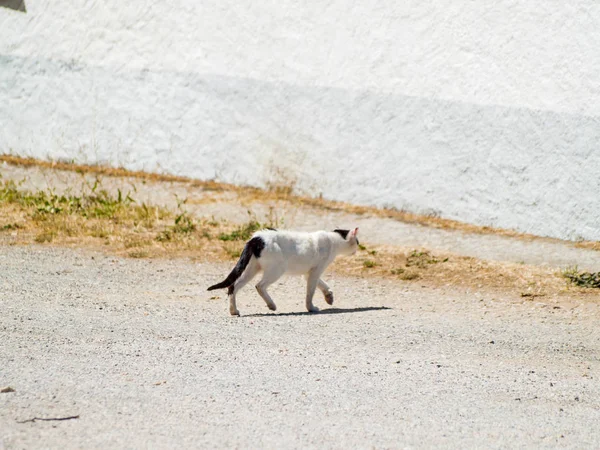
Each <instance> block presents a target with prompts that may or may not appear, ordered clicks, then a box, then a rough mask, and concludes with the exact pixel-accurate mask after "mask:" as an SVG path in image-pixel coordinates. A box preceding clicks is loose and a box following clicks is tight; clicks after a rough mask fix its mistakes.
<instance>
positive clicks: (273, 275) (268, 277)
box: [256, 265, 285, 311]
mask: <svg viewBox="0 0 600 450" xmlns="http://www.w3.org/2000/svg"><path fill="white" fill-rule="evenodd" d="M284 273H285V266H282V265H278V266H272V267H268V268H266V269H264V275H263V277H262V280H260V281H259V282H258V284H257V285H256V290H257V291H258V294H259V295H260V296H261V297H262V298H263V300H264V301H265V303H266V304H267V306H268V307H269V309H270V310H271V311H275V310H276V309H277V306H275V302H274V301H273V299H272V298H271V296H270V295H269V293H268V292H267V287H269V286H270V285H272V284H273V283H275V282H276V281H277V280H279V278H281V276H282V275H283V274H284Z"/></svg>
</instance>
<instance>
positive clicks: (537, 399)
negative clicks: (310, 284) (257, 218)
mask: <svg viewBox="0 0 600 450" xmlns="http://www.w3.org/2000/svg"><path fill="white" fill-rule="evenodd" d="M0 264H1V266H2V278H1V279H0V308H1V309H2V315H0V334H1V339H2V346H0V360H1V361H3V364H2V367H1V368H0V380H1V384H2V385H3V386H2V387H11V388H13V389H14V392H9V393H2V394H0V447H4V448H11V449H12V448H41V447H44V448H58V447H61V448H82V447H84V448H107V447H113V448H114V447H124V446H125V447H130V448H147V447H151V448H174V447H188V448H189V447H204V448H207V447H219V448H223V447H228V448H307V447H313V448H314V447H319V448H349V447H358V448H428V447H429V448H430V447H441V446H443V447H451V448H466V447H486V448H508V447H510V448H531V447H548V448H550V447H553V448H555V447H561V448H593V447H595V446H597V445H598V442H600V431H599V428H598V427H597V424H598V423H599V421H600V400H599V399H600V383H598V377H599V376H600V372H599V371H600V363H599V356H600V333H599V331H598V327H597V323H598V320H599V319H600V308H599V306H598V304H596V303H593V302H585V303H575V304H573V303H568V302H566V303H564V304H561V305H554V306H550V305H548V304H546V303H540V302H532V301H528V300H525V299H523V300H520V301H508V300H506V299H503V298H496V297H491V296H489V295H484V294H477V293H465V292H455V291H452V290H440V289H436V290H433V289H430V288H421V287H419V286H418V285H414V284H411V285H406V284H404V283H399V282H392V281H387V280H379V281H377V280H365V279H359V278H341V277H337V276H334V278H333V280H331V281H332V285H333V289H334V291H335V293H336V302H335V304H334V306H333V307H328V306H327V305H326V304H325V303H324V301H323V300H322V299H318V301H317V302H316V304H318V305H319V306H320V307H322V308H323V311H322V312H321V313H319V314H307V313H305V312H304V311H303V308H302V299H303V286H302V283H301V281H300V279H296V278H288V279H283V280H281V282H280V283H278V285H276V286H275V287H274V289H273V297H274V299H275V301H276V302H277V304H278V308H279V309H278V311H277V312H276V313H271V312H269V311H268V310H267V309H266V306H265V305H264V304H263V302H262V300H261V299H260V298H259V297H258V295H257V294H256V293H255V291H254V290H253V289H247V290H245V291H243V292H242V294H241V295H240V302H239V307H240V310H241V312H242V317H240V318H232V317H229V316H228V314H227V312H226V303H225V301H224V295H223V294H222V293H220V295H219V297H220V298H212V295H211V294H212V293H208V292H206V291H205V289H206V286H208V285H209V284H211V283H213V282H214V281H216V280H218V279H220V278H222V276H223V274H224V273H225V272H226V271H227V269H228V268H229V267H228V266H227V265H223V264H197V263H192V262H190V261H188V260H134V259H121V258H115V257H111V256H107V255H104V254H101V253H98V252H90V251H76V250H72V249H60V248H50V247H42V246H2V247H0ZM69 416H79V417H78V418H77V419H71V420H65V421H47V422H46V421H39V420H38V421H35V422H25V423H20V422H22V421H26V420H29V419H32V418H34V417H38V418H60V417H69Z"/></svg>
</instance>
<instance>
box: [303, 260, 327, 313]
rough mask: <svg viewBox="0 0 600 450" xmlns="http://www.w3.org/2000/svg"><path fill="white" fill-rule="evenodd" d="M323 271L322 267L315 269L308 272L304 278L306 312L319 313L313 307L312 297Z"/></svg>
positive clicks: (317, 309)
mask: <svg viewBox="0 0 600 450" xmlns="http://www.w3.org/2000/svg"><path fill="white" fill-rule="evenodd" d="M323 270H324V269H323V268H322V267H315V268H314V269H312V270H311V271H310V272H308V276H307V278H306V309H307V311H308V312H319V308H317V307H316V306H315V305H313V297H314V296H315V290H316V289H317V285H318V284H319V280H320V276H321V274H322V273H323ZM323 283H324V282H323Z"/></svg>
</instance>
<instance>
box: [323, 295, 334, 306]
mask: <svg viewBox="0 0 600 450" xmlns="http://www.w3.org/2000/svg"><path fill="white" fill-rule="evenodd" d="M325 301H326V302H327V304H328V305H333V292H328V293H326V294H325Z"/></svg>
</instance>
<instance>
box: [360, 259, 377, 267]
mask: <svg viewBox="0 0 600 450" xmlns="http://www.w3.org/2000/svg"><path fill="white" fill-rule="evenodd" d="M376 265H377V263H376V262H375V261H371V260H370V259H367V260H365V261H363V266H364V267H365V268H367V269H372V268H373V267H375V266H376Z"/></svg>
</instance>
